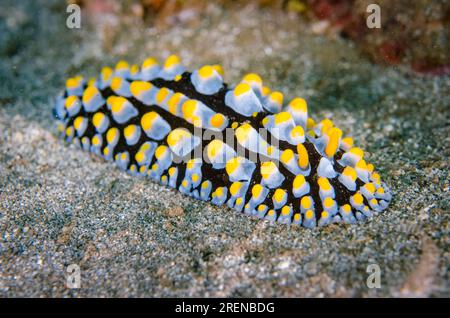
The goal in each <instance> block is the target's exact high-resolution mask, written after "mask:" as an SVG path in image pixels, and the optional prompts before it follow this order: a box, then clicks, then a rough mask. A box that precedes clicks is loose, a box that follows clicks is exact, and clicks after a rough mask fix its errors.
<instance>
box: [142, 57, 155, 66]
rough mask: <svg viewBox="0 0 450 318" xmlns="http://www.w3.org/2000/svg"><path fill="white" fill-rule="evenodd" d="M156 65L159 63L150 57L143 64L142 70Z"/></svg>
mask: <svg viewBox="0 0 450 318" xmlns="http://www.w3.org/2000/svg"><path fill="white" fill-rule="evenodd" d="M155 65H158V61H157V60H156V59H155V58H154V57H149V58H147V59H146V60H145V61H144V62H143V63H142V68H149V67H152V66H155Z"/></svg>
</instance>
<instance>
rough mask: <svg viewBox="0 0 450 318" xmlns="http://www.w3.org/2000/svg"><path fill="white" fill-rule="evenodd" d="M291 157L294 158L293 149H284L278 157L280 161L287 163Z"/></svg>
mask: <svg viewBox="0 0 450 318" xmlns="http://www.w3.org/2000/svg"><path fill="white" fill-rule="evenodd" d="M293 158H294V151H292V150H291V149H286V150H284V151H283V153H282V154H281V157H280V159H281V162H283V163H285V164H287V163H288V162H289V161H291V160H292V159H293Z"/></svg>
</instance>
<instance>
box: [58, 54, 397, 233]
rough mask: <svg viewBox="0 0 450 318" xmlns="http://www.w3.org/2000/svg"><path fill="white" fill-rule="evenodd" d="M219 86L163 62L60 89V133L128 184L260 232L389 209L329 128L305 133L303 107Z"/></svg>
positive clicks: (258, 85)
mask: <svg viewBox="0 0 450 318" xmlns="http://www.w3.org/2000/svg"><path fill="white" fill-rule="evenodd" d="M222 76H223V71H222V68H221V67H220V66H219V65H206V66H203V67H201V68H200V69H198V70H196V71H194V72H192V73H189V72H186V71H185V69H184V67H183V66H182V64H181V63H180V60H179V58H178V57H177V56H175V55H172V56H170V57H168V58H167V59H166V61H165V62H164V64H163V65H162V66H160V65H159V64H158V62H157V61H156V59H154V58H148V59H147V60H145V61H144V62H143V64H142V66H141V67H139V66H138V65H131V66H130V65H129V64H128V63H127V62H125V61H120V62H118V63H117V65H116V67H115V68H114V69H112V68H110V67H104V68H103V69H102V71H101V74H100V76H99V77H98V78H92V79H90V80H89V81H87V82H86V81H85V80H84V79H83V77H81V76H76V77H73V78H69V79H68V80H67V82H66V89H65V92H64V93H62V94H60V95H59V96H58V97H57V100H56V106H55V108H54V114H55V116H56V117H57V119H58V131H59V133H60V134H61V136H62V137H63V138H64V139H65V140H66V141H68V142H72V143H74V144H75V145H77V146H79V147H81V148H82V149H84V150H86V151H90V152H93V153H95V154H97V155H99V156H102V157H103V158H105V159H106V160H108V161H113V162H115V163H116V164H117V166H118V167H119V168H121V169H123V170H126V171H128V172H129V173H131V174H132V175H137V176H144V177H146V176H148V177H150V179H152V180H155V181H157V182H160V183H161V184H163V185H168V186H170V187H173V188H176V189H178V190H179V191H181V192H182V193H184V194H187V195H190V196H193V197H195V198H197V199H200V200H205V201H211V202H212V203H214V204H217V205H220V204H226V205H227V206H229V207H231V208H234V209H235V210H237V211H239V212H243V213H246V214H250V215H255V216H257V217H259V218H262V219H266V220H270V221H278V222H280V223H287V224H291V223H293V224H297V225H303V226H305V227H308V228H311V227H315V226H317V225H318V226H323V225H326V224H329V223H332V222H345V223H355V222H356V221H360V220H364V219H367V218H370V217H371V216H372V215H373V214H376V213H378V212H381V211H383V210H385V209H386V208H387V207H388V205H389V202H390V200H391V192H390V190H389V188H388V187H387V186H386V184H385V183H383V182H382V181H381V180H380V176H379V174H378V173H376V172H375V171H374V166H373V165H372V164H370V163H367V162H366V161H365V160H364V152H363V150H361V149H360V148H357V147H354V146H353V139H352V138H351V137H345V138H343V136H342V131H341V130H340V129H339V128H337V127H335V126H334V124H333V122H332V121H331V120H330V119H324V120H322V121H320V122H315V121H314V120H313V119H312V118H311V117H309V116H308V108H307V104H306V101H305V100H304V99H302V98H294V99H293V100H292V101H290V102H289V103H288V104H287V105H285V106H283V94H282V93H280V92H277V91H271V90H270V89H269V88H268V87H266V86H263V83H262V80H261V78H260V77H259V76H258V75H256V74H247V75H246V76H244V78H243V79H242V81H241V82H240V83H239V84H238V85H236V86H234V87H230V86H228V85H227V84H225V83H224V82H223V79H222Z"/></svg>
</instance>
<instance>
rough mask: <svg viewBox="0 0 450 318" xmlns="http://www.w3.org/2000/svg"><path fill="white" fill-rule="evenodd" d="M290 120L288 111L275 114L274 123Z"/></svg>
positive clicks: (290, 116)
mask: <svg viewBox="0 0 450 318" xmlns="http://www.w3.org/2000/svg"><path fill="white" fill-rule="evenodd" d="M289 120H292V115H291V114H290V113H288V112H281V113H278V114H275V124H277V125H279V124H282V123H284V122H286V121H289Z"/></svg>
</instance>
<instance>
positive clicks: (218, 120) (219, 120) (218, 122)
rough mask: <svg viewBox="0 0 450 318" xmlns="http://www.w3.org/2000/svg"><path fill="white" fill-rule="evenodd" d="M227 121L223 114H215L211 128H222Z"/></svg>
mask: <svg viewBox="0 0 450 318" xmlns="http://www.w3.org/2000/svg"><path fill="white" fill-rule="evenodd" d="M224 121H225V116H223V115H222V114H215V115H213V116H212V117H211V126H213V127H215V128H220V127H222V125H223V123H224Z"/></svg>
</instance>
